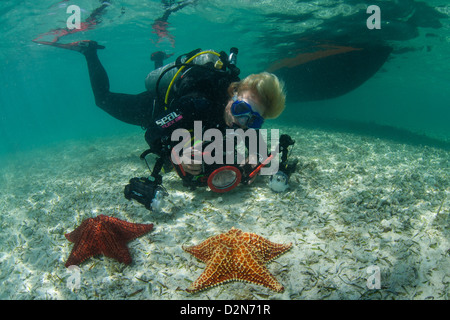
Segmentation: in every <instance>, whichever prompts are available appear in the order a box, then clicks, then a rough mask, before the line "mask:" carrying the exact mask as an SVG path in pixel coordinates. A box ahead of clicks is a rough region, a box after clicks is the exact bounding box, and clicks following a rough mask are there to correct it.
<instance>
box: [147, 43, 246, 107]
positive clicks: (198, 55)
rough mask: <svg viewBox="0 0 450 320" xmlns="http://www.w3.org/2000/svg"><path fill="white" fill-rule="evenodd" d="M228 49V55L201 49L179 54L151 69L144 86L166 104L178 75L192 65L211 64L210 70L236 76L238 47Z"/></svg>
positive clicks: (237, 71) (237, 73) (237, 72)
mask: <svg viewBox="0 0 450 320" xmlns="http://www.w3.org/2000/svg"><path fill="white" fill-rule="evenodd" d="M230 51H231V54H230V56H229V57H228V56H227V54H226V53H225V52H223V51H222V52H220V53H217V52H216V51H213V50H206V51H201V49H196V50H194V51H191V52H189V53H188V54H184V55H181V56H179V57H178V58H177V60H176V61H174V62H172V63H169V64H167V65H165V66H163V67H160V68H158V69H155V70H153V71H151V72H150V73H149V74H148V75H147V77H146V79H145V87H146V89H147V90H148V91H149V92H150V93H151V94H152V95H154V96H155V97H157V98H158V99H157V100H158V102H160V103H161V102H162V99H161V98H164V104H165V105H167V104H168V97H169V94H170V91H171V89H172V86H173V84H174V83H175V80H176V79H177V77H178V75H179V74H180V73H181V72H183V71H184V73H186V72H188V71H189V69H190V68H192V67H196V66H197V67H206V66H207V65H210V66H212V67H208V68H209V69H210V70H211V69H215V70H217V71H219V72H227V73H228V75H229V76H232V77H235V78H237V76H238V75H239V73H240V70H239V68H237V67H236V59H237V53H238V49H237V48H234V47H233V48H231V50H230ZM227 68H228V70H227ZM184 73H183V74H184ZM237 80H238V79H237Z"/></svg>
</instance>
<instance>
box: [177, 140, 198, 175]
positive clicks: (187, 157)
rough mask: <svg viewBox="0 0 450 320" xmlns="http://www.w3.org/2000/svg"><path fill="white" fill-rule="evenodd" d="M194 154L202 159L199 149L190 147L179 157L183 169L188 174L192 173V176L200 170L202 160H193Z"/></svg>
mask: <svg viewBox="0 0 450 320" xmlns="http://www.w3.org/2000/svg"><path fill="white" fill-rule="evenodd" d="M194 156H197V157H198V158H199V159H202V153H201V151H200V150H197V149H194V148H192V147H191V148H188V149H186V150H185V151H184V152H183V156H182V157H181V158H180V160H181V166H182V167H183V170H184V171H185V172H187V173H189V174H192V175H193V176H196V175H199V174H200V173H201V172H202V161H201V160H195V158H194Z"/></svg>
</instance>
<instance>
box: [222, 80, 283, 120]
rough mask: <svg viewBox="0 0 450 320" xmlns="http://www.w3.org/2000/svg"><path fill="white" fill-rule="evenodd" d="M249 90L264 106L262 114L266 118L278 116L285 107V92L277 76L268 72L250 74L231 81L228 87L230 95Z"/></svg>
mask: <svg viewBox="0 0 450 320" xmlns="http://www.w3.org/2000/svg"><path fill="white" fill-rule="evenodd" d="M247 90H250V91H252V92H254V93H256V94H257V95H258V97H259V98H260V99H261V103H262V104H263V106H264V107H265V111H264V114H262V116H263V117H264V118H266V119H274V118H276V117H278V116H279V115H280V114H281V113H282V112H283V110H284V108H285V102H286V93H285V90H284V83H283V81H280V80H279V79H278V77H277V76H276V75H274V74H272V73H269V72H261V73H258V74H251V75H249V76H248V77H246V78H245V79H244V80H241V81H240V82H233V83H232V84H231V85H230V87H229V88H228V92H229V94H230V96H232V95H234V94H237V95H239V94H240V93H242V92H243V91H247Z"/></svg>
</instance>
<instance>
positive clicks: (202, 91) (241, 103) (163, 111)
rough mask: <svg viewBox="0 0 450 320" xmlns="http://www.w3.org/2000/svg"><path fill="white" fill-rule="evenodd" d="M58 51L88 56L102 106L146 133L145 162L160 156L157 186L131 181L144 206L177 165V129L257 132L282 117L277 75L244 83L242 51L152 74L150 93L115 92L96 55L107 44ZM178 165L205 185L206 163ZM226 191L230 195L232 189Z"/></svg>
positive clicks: (192, 181) (192, 58)
mask: <svg viewBox="0 0 450 320" xmlns="http://www.w3.org/2000/svg"><path fill="white" fill-rule="evenodd" d="M52 45H54V44H52ZM57 47H60V48H64V49H70V50H74V51H77V52H80V53H81V54H83V55H84V57H85V59H86V62H87V66H88V72H89V77H90V82H91V87H92V91H93V94H94V97H95V103H96V105H97V106H98V107H100V108H101V109H102V110H104V111H105V112H107V113H108V114H110V115H111V116H113V117H114V118H116V119H118V120H120V121H123V122H125V123H129V124H132V125H138V126H141V127H143V128H144V129H145V130H146V133H145V139H146V141H147V143H148V145H149V146H150V149H149V150H148V152H146V153H145V154H143V155H142V156H141V158H143V159H144V158H145V155H147V154H148V153H153V154H156V155H157V156H158V157H159V158H158V160H157V162H156V164H155V167H154V169H153V172H152V176H151V177H153V179H154V181H155V182H154V183H153V181H149V180H147V179H144V180H143V179H138V178H135V179H136V180H133V179H132V180H133V181H131V180H130V185H128V186H127V187H128V189H127V188H126V189H125V195H126V197H127V198H128V199H129V198H134V199H136V200H138V201H139V200H141V201H140V202H142V203H144V202H145V204H146V207H147V208H149V207H150V204H151V202H152V200H153V198H154V197H155V194H156V186H160V185H161V180H162V179H161V176H160V175H159V172H160V170H161V169H162V168H163V167H164V168H166V165H171V164H172V163H173V162H172V163H171V151H172V149H173V147H174V142H173V141H171V135H172V132H174V130H176V129H178V128H183V129H186V130H190V131H192V130H193V128H194V122H196V121H201V123H202V126H203V128H202V129H203V130H206V129H208V128H215V129H219V130H220V131H221V132H223V133H225V131H226V129H227V128H242V129H255V130H257V129H260V128H261V126H262V125H263V123H264V121H265V119H273V118H276V117H278V116H279V115H280V114H281V113H282V112H283V110H284V108H285V99H286V95H285V92H284V83H283V82H282V81H280V80H279V79H278V78H277V77H276V76H275V75H273V74H271V73H268V72H262V73H259V74H251V75H249V76H247V77H246V78H245V79H243V80H240V78H239V74H240V70H239V68H238V67H237V66H236V59H237V54H238V50H237V48H232V49H231V53H230V54H229V55H228V54H226V53H225V52H223V51H222V52H220V53H217V52H215V51H203V52H202V51H201V50H200V49H198V50H194V51H192V52H190V53H188V54H186V55H182V56H180V57H178V58H177V59H176V61H175V62H172V63H170V64H168V65H166V66H163V67H160V68H158V69H155V70H153V71H152V72H150V73H149V75H148V76H147V78H146V88H147V90H146V91H144V92H142V93H139V94H124V93H114V92H111V91H110V84H109V78H108V75H107V73H106V70H105V69H104V67H103V65H102V63H101V62H100V60H99V57H98V55H97V51H98V49H104V48H105V47H104V46H102V45H99V44H98V43H97V42H95V41H90V40H83V41H78V42H73V43H68V44H58V45H57ZM164 58H165V57H164V56H162V57H161V59H164ZM174 74H175V75H174ZM179 74H181V75H180V76H179V77H177V76H178V75H179ZM191 152H192V154H191V156H193V155H194V153H195V150H194V149H193V148H192V150H191ZM184 156H185V154H183V157H184ZM187 157H188V158H189V155H188V156H187ZM188 160H189V159H188ZM191 160H192V158H191ZM174 167H175V169H176V170H177V173H178V174H179V175H180V177H181V178H182V179H183V182H184V184H185V185H187V186H191V187H196V186H199V185H205V184H206V180H205V179H206V178H208V174H206V175H207V176H206V177H204V176H205V172H204V164H203V163H198V162H197V163H196V162H195V161H194V162H193V161H187V160H186V159H184V160H182V161H181V163H180V164H179V165H174ZM199 177H203V178H204V179H199ZM239 181H240V182H244V180H242V181H241V179H239ZM247 182H249V180H247ZM236 185H237V184H234V185H233V188H234V187H235V186H236ZM137 190H138V191H137ZM145 190H147V191H145ZM223 190H226V191H228V190H229V188H225V189H223ZM213 191H214V190H213ZM144 192H147V193H150V195H149V196H145V201H144V200H143V199H138V198H139V197H140V196H142V194H143V193H144ZM218 192H223V191H220V190H219V191H218Z"/></svg>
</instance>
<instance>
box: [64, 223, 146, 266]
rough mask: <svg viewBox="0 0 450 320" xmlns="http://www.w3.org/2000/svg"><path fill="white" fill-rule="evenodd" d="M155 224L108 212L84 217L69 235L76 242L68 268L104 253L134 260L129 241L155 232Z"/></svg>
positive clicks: (125, 259) (119, 259)
mask: <svg viewBox="0 0 450 320" xmlns="http://www.w3.org/2000/svg"><path fill="white" fill-rule="evenodd" d="M152 229H153V224H139V223H131V222H127V221H124V220H120V219H117V218H113V217H108V216H105V215H102V214H101V215H99V216H98V217H96V218H89V219H86V220H84V221H83V222H82V223H81V225H80V226H79V227H78V228H76V229H75V230H74V231H72V232H71V233H66V234H65V236H66V238H67V240H69V241H70V242H74V243H75V245H74V246H73V248H72V252H71V253H70V256H69V259H67V262H66V267H68V266H71V265H77V264H80V263H81V262H83V261H84V260H86V259H88V258H90V257H92V256H95V255H98V254H103V255H105V256H107V257H110V258H114V259H116V260H118V261H119V262H123V263H125V264H130V263H131V256H130V252H129V251H128V247H127V245H126V244H127V242H128V241H131V240H133V239H135V238H137V237H140V236H141V235H143V234H145V233H147V232H149V231H151V230H152Z"/></svg>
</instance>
